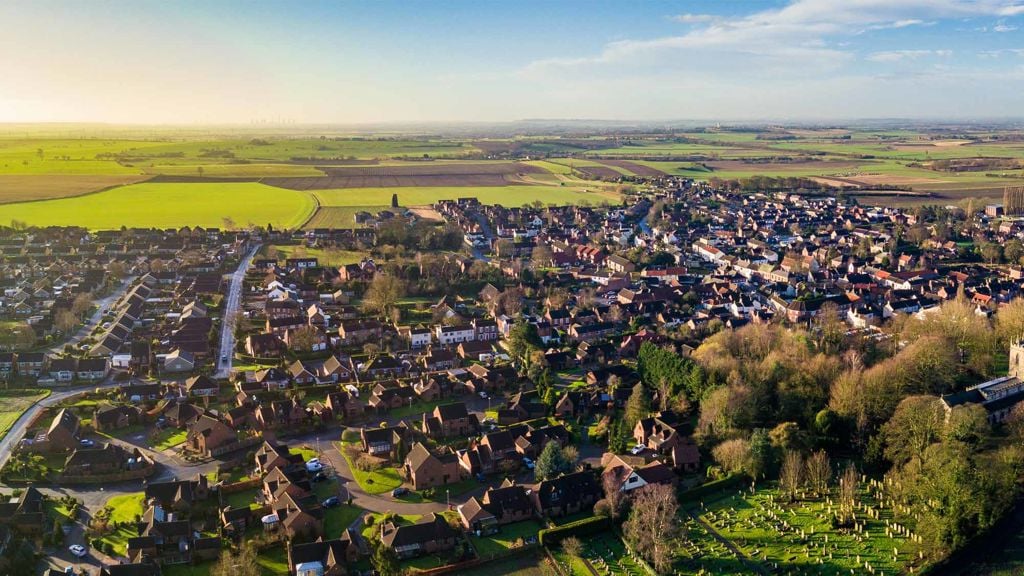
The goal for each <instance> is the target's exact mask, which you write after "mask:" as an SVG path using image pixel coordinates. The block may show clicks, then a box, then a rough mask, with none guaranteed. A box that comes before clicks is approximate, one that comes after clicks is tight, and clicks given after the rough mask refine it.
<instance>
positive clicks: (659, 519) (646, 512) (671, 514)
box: [622, 484, 679, 574]
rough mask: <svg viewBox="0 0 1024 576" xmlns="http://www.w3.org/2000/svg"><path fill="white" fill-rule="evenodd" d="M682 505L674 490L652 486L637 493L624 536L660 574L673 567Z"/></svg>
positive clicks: (657, 485) (624, 528) (645, 487)
mask: <svg viewBox="0 0 1024 576" xmlns="http://www.w3.org/2000/svg"><path fill="white" fill-rule="evenodd" d="M678 513H679V502H678V501H677V500H676V491H675V488H674V487H672V486H669V485H665V484H650V485H647V486H644V487H643V488H640V489H639V490H637V491H636V496H634V498H633V504H632V506H631V508H630V512H629V519H628V520H626V522H625V524H623V526H622V533H623V536H624V537H625V538H626V541H627V542H629V544H630V546H632V548H633V550H635V551H636V552H637V554H639V555H640V556H642V557H643V558H644V559H646V560H647V561H648V562H650V563H651V564H652V565H653V566H654V569H655V570H656V571H658V572H659V573H662V574H664V573H667V572H669V570H670V568H671V566H672V546H673V541H674V539H675V536H676V532H677V530H678V521H677V515H678Z"/></svg>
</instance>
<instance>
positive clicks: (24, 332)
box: [0, 322, 36, 350]
mask: <svg viewBox="0 0 1024 576" xmlns="http://www.w3.org/2000/svg"><path fill="white" fill-rule="evenodd" d="M35 343H36V332H35V330H33V329H32V327H31V326H29V325H28V324H26V323H24V322H19V323H17V324H15V325H14V326H12V327H10V328H9V329H7V330H0V350H4V349H7V350H26V349H28V348H31V347H32V346H34V345H35Z"/></svg>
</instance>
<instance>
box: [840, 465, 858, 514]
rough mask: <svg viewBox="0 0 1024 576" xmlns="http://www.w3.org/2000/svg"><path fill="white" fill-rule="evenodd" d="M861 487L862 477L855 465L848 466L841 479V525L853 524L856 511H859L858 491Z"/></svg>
mask: <svg viewBox="0 0 1024 576" xmlns="http://www.w3.org/2000/svg"><path fill="white" fill-rule="evenodd" d="M859 487H860V476H859V474H857V469H856V468H854V466H853V464H852V463H851V464H847V466H846V469H845V470H843V475H842V477H841V478H840V479H839V524H841V525H844V526H845V525H848V524H850V523H851V522H853V514H854V510H856V509H857V490H858V489H859Z"/></svg>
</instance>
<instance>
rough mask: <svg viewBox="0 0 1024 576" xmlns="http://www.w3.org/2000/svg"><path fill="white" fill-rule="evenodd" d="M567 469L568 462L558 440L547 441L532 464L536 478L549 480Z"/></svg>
mask: <svg viewBox="0 0 1024 576" xmlns="http://www.w3.org/2000/svg"><path fill="white" fill-rule="evenodd" d="M568 470H569V462H568V461H567V460H566V459H565V454H564V453H563V452H562V447H561V446H559V445H558V442H548V443H547V444H546V445H545V446H544V450H542V451H541V453H540V457H538V458H537V463H536V464H535V466H534V474H535V475H536V477H537V480H550V479H551V478H556V477H558V475H560V474H564V473H565V472H567V471H568Z"/></svg>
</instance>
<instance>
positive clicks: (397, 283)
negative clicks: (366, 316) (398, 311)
mask: <svg viewBox="0 0 1024 576" xmlns="http://www.w3.org/2000/svg"><path fill="white" fill-rule="evenodd" d="M404 295H405V283H404V282H403V281H402V280H401V279H400V278H398V277H397V276H395V275H393V274H376V275H374V277H373V281H372V282H371V283H370V287H369V288H367V290H366V294H365V295H363V309H364V310H366V311H367V312H371V313H377V314H380V315H383V316H388V315H389V314H390V313H391V310H392V309H393V308H394V307H395V306H396V305H398V301H399V300H400V299H401V298H402V296H404Z"/></svg>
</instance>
